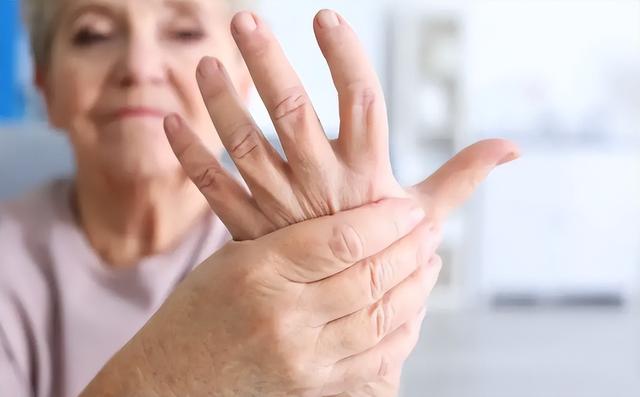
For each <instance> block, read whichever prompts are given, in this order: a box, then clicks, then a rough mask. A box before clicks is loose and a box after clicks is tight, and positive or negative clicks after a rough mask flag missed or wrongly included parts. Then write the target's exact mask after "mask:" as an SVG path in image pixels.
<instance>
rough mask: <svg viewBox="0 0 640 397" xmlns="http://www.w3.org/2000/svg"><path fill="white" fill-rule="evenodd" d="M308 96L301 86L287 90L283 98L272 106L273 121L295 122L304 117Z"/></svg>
mask: <svg viewBox="0 0 640 397" xmlns="http://www.w3.org/2000/svg"><path fill="white" fill-rule="evenodd" d="M307 105H309V98H308V97H307V94H306V93H305V92H304V89H303V88H302V87H301V86H297V87H293V88H291V89H289V90H288V91H287V94H286V95H285V97H284V99H283V100H281V101H280V102H278V103H277V104H276V105H275V107H274V108H273V117H274V119H275V121H279V122H282V121H287V120H292V121H293V122H295V123H296V124H297V123H299V122H300V121H301V120H304V119H305V116H306V107H307Z"/></svg>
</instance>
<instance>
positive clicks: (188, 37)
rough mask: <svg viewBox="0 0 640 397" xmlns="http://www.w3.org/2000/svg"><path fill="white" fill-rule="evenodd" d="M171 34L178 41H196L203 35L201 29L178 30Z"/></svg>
mask: <svg viewBox="0 0 640 397" xmlns="http://www.w3.org/2000/svg"><path fill="white" fill-rule="evenodd" d="M172 36H173V37H174V38H175V39H176V40H179V41H198V40H201V39H202V38H203V37H204V32H203V31H201V30H178V31H176V32H174V33H173V34H172Z"/></svg>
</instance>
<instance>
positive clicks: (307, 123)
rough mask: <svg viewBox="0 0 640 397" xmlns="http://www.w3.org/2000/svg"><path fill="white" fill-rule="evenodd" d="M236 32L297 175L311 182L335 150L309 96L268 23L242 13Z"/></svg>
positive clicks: (255, 81) (236, 37)
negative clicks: (310, 179)
mask: <svg viewBox="0 0 640 397" xmlns="http://www.w3.org/2000/svg"><path fill="white" fill-rule="evenodd" d="M232 34H233V37H234V38H235V40H236V43H237V45H238V48H239V49H240V52H241V53H242V56H243V58H244V60H245V62H246V64H247V67H248V69H249V73H251V77H252V78H253V81H254V83H255V86H256V89H257V91H258V93H259V94H260V97H261V98H262V101H263V102H264V104H265V106H266V108H267V111H268V112H269V115H270V116H271V120H273V123H274V126H275V128H276V131H277V133H278V136H279V138H280V141H281V143H282V148H283V149H284V152H285V154H286V156H287V159H288V160H289V162H290V163H291V165H292V172H294V173H297V174H301V173H302V175H300V178H308V177H310V176H311V177H313V176H314V174H315V173H319V172H321V171H322V170H323V169H326V167H327V166H330V165H331V164H333V163H334V162H333V161H331V160H332V159H334V154H333V149H332V148H331V145H330V144H329V141H328V140H327V138H326V136H325V134H324V131H323V129H322V126H321V125H320V121H319V120H318V117H317V115H316V112H315V110H314V109H313V106H312V105H311V101H310V99H309V96H308V95H307V92H306V91H305V89H304V87H303V86H302V82H301V81H300V79H299V78H298V75H297V74H296V72H295V71H294V70H293V68H292V66H291V64H290V63H289V61H288V60H287V57H286V56H285V54H284V52H283V51H282V48H281V47H280V44H279V43H278V41H277V40H276V38H275V37H274V36H273V34H272V33H271V31H270V29H269V28H268V27H267V25H266V23H264V21H262V20H261V19H260V18H258V17H257V16H256V15H254V14H252V13H250V12H240V13H238V14H236V15H235V17H234V18H233V21H232ZM297 164H302V165H304V167H297V166H296V165H297ZM305 180H306V179H305Z"/></svg>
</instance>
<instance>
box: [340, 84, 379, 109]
mask: <svg viewBox="0 0 640 397" xmlns="http://www.w3.org/2000/svg"><path fill="white" fill-rule="evenodd" d="M346 92H347V94H348V95H349V97H350V99H351V103H352V106H354V107H359V108H363V109H369V108H371V107H372V106H373V105H374V104H375V103H377V102H378V101H379V100H380V94H379V93H378V90H376V89H375V88H374V87H373V86H372V85H371V84H369V83H367V82H364V81H355V82H352V83H350V84H349V85H347V88H346Z"/></svg>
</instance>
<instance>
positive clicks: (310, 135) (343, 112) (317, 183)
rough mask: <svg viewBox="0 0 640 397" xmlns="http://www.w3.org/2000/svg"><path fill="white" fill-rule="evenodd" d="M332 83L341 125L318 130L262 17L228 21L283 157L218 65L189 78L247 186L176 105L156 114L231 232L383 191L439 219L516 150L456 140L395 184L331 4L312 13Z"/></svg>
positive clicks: (358, 56) (378, 118) (377, 104)
mask: <svg viewBox="0 0 640 397" xmlns="http://www.w3.org/2000/svg"><path fill="white" fill-rule="evenodd" d="M314 28H315V32H316V37H317V39H318V43H319V45H320V48H321V49H322V52H323V54H324V56H325V58H326V59H327V63H328V65H329V68H330V70H331V74H332V76H333V80H334V83H335V86H336V88H337V91H338V98H339V107H340V109H339V111H340V134H339V137H338V139H336V140H329V139H327V137H326V135H325V134H324V131H323V129H322V126H321V125H320V122H319V120H318V118H317V116H316V113H315V111H314V109H313V107H312V105H311V102H310V99H309V97H308V95H307V93H306V92H305V90H304V88H303V86H302V83H301V82H300V80H299V78H298V77H297V75H296V73H295V72H294V70H293V68H292V67H291V65H290V64H289V62H288V61H287V59H286V57H285V55H284V53H283V52H282V50H281V48H280V46H279V44H278V42H277V40H276V39H275V38H274V37H273V35H272V33H271V32H270V30H269V29H268V28H267V26H266V25H265V23H264V22H263V21H261V20H260V19H259V18H258V17H256V16H254V15H253V14H250V13H247V12H243V13H240V14H238V15H236V17H235V18H234V20H233V27H232V31H233V34H234V38H235V40H236V42H237V44H238V47H239V48H240V51H241V52H242V55H243V57H244V59H245V62H246V64H247V66H248V68H249V71H250V73H251V76H252V78H253V80H254V82H255V85H256V88H257V90H258V92H259V93H260V96H261V97H262V100H263V101H264V103H265V105H266V108H267V110H268V111H269V114H270V116H271V119H272V120H273V123H274V125H275V128H276V131H277V132H278V136H279V138H280V141H281V143H282V146H283V149H284V152H285V155H286V161H285V160H284V159H282V158H281V157H280V155H279V154H278V153H277V152H276V151H275V150H274V149H273V148H272V147H271V145H269V143H268V142H267V141H266V139H265V138H264V136H263V135H262V133H261V132H260V129H259V128H258V127H257V125H256V124H255V122H254V121H253V119H252V118H251V116H250V114H249V113H248V112H247V110H246V108H245V106H244V104H243V103H242V101H241V99H240V98H239V96H238V94H237V93H236V91H235V90H234V87H233V85H232V83H231V81H230V79H229V77H228V75H227V74H226V72H225V69H224V67H223V65H222V64H221V63H220V62H219V61H218V60H216V59H212V58H206V59H204V60H203V61H202V62H201V63H200V65H199V67H198V72H197V79H198V83H199V86H200V89H201V92H202V95H203V98H204V101H205V104H206V105H207V108H208V109H209V112H210V115H211V119H212V120H213V123H214V125H215V127H216V130H217V132H218V134H219V136H220V139H221V140H222V143H223V144H224V146H225V148H226V149H227V151H228V152H229V154H230V155H231V158H232V159H233V161H234V162H235V164H236V166H237V167H238V170H239V171H240V174H241V175H242V177H243V178H244V180H245V181H246V183H247V185H248V186H249V189H250V191H251V195H249V194H247V192H246V191H245V189H244V188H243V187H241V185H240V184H239V183H238V182H237V181H236V180H235V179H234V178H233V177H232V176H231V175H229V173H228V172H226V171H225V170H224V168H223V167H222V166H221V165H220V164H219V162H218V161H217V159H216V155H215V154H213V153H211V152H210V151H209V150H208V148H207V147H206V146H205V145H204V144H203V142H202V141H201V140H200V139H199V137H198V135H197V134H195V133H194V132H193V131H191V130H190V128H189V126H187V125H185V123H184V122H183V121H182V120H181V118H180V117H178V116H177V115H172V116H170V117H169V118H168V119H167V120H166V123H165V129H166V132H167V136H168V138H169V142H170V143H171V146H172V147H173V149H174V152H175V153H176V155H177V157H178V159H179V160H180V162H181V163H182V165H183V168H184V169H185V171H186V173H187V174H188V175H189V176H190V177H191V179H192V180H193V181H194V182H195V184H196V185H197V186H198V187H199V188H200V190H201V191H202V193H203V194H204V196H205V197H206V198H207V200H208V201H209V203H210V204H211V207H212V208H213V209H214V211H215V212H216V213H217V214H218V215H219V216H220V218H221V219H222V220H223V222H224V223H225V225H227V227H228V228H229V229H230V231H231V233H232V235H233V236H234V238H235V239H236V240H246V239H252V238H255V237H257V236H261V235H264V234H266V233H268V232H270V231H273V230H277V229H278V228H281V227H284V226H287V225H290V224H293V223H296V222H300V221H302V220H305V219H310V218H315V217H318V216H323V215H328V214H333V213H336V212H339V211H341V210H345V209H350V208H355V207H357V206H360V205H362V204H365V203H369V202H374V201H376V200H380V199H382V198H385V197H414V198H416V199H417V200H418V201H419V202H420V203H422V205H423V206H424V208H425V210H426V211H427V213H428V214H429V216H430V218H432V219H434V220H437V221H438V222H439V221H441V220H442V219H443V218H444V217H445V215H446V214H447V213H448V212H449V211H450V210H451V209H452V208H454V207H456V206H458V205H459V204H461V203H462V202H463V201H465V200H466V198H467V197H468V196H469V195H470V194H471V193H472V192H473V191H474V190H475V188H476V187H477V185H478V184H479V183H480V182H481V181H482V180H484V179H485V177H486V176H487V174H488V173H489V172H490V171H491V170H492V169H493V168H494V167H496V166H497V165H499V164H502V163H504V162H506V161H509V160H512V159H514V158H516V157H517V148H516V147H515V146H514V145H513V144H512V143H510V142H508V141H504V140H488V141H483V142H479V143H476V144H475V145H472V146H470V147H469V148H467V149H465V150H463V151H462V152H461V153H459V154H458V155H457V156H455V157H454V158H453V159H451V160H450V161H449V162H447V164H445V165H444V166H443V167H442V168H440V169H439V170H438V171H437V172H436V173H435V174H433V175H431V176H430V177H429V178H427V179H426V180H425V181H424V182H422V183H420V184H418V185H416V186H413V187H410V188H407V189H405V188H402V187H401V186H400V185H399V184H398V183H397V181H396V179H395V178H394V176H393V174H392V171H391V164H390V161H389V147H388V127H387V117H386V109H385V103H384V96H383V93H382V90H381V88H380V84H379V82H378V79H377V77H376V74H375V71H374V70H373V68H372V67H371V65H370V63H369V62H368V61H367V58H366V55H365V53H364V50H363V49H362V47H361V45H360V44H359V42H358V40H357V37H356V35H355V34H354V32H353V31H352V30H351V28H350V27H349V26H348V24H347V23H346V22H345V21H344V20H343V19H342V17H340V16H338V15H337V14H335V13H334V12H332V11H329V10H323V11H321V12H320V13H319V14H318V15H317V17H316V19H315V23H314Z"/></svg>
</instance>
